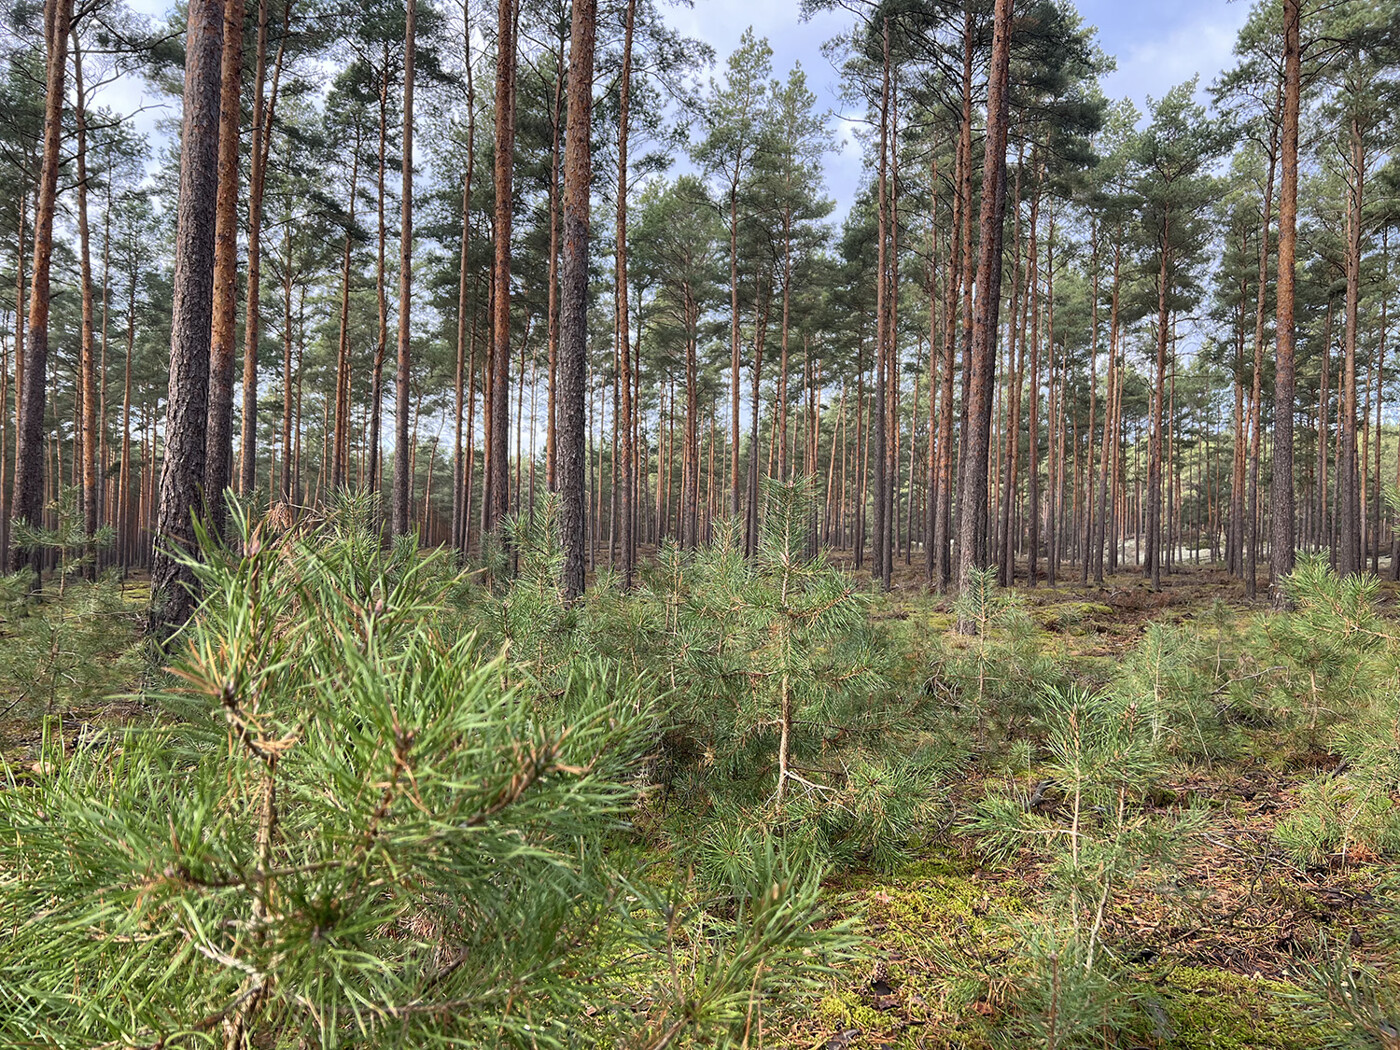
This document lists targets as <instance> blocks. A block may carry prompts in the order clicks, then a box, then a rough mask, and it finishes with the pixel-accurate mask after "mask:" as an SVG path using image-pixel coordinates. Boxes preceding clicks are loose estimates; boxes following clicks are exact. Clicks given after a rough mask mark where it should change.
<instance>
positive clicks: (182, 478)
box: [148, 0, 224, 640]
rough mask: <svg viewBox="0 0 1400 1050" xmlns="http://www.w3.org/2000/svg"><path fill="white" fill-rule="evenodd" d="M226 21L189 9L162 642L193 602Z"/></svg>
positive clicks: (160, 527)
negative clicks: (185, 558) (191, 558)
mask: <svg viewBox="0 0 1400 1050" xmlns="http://www.w3.org/2000/svg"><path fill="white" fill-rule="evenodd" d="M223 19H224V12H223V4H222V2H221V0H193V2H191V3H190V5H189V15H188V21H189V30H188V33H187V36H186V43H185V54H186V58H185V93H184V121H183V129H182V134H181V139H180V143H181V146H180V193H179V203H178V206H177V210H176V233H175V278H174V284H173V308H172V311H171V322H170V324H171V339H170V386H169V395H168V405H167V408H166V422H165V460H164V465H163V467H162V469H161V476H160V506H159V509H158V512H157V520H156V550H155V558H154V560H153V561H152V564H151V615H150V620H149V626H148V630H149V631H150V632H151V633H152V634H155V635H156V636H157V637H159V638H161V639H162V640H163V639H164V638H165V637H166V636H168V634H169V632H170V631H171V630H173V629H174V628H176V627H178V626H179V625H181V624H183V623H184V622H185V621H186V620H188V619H189V617H190V614H191V613H192V612H193V611H194V607H195V603H196V600H197V595H196V592H195V586H196V581H195V578H194V574H193V572H192V571H191V569H190V567H189V566H188V565H186V564H182V563H181V562H180V561H179V560H178V559H179V558H180V556H181V554H182V553H192V552H193V549H194V545H195V535H194V529H193V524H192V515H193V513H194V512H195V510H196V508H197V507H198V504H199V494H200V488H201V486H202V485H203V484H204V437H205V429H206V427H207V425H208V413H209V338H210V331H211V324H212V321H213V306H214V303H213V292H214V288H213V282H214V224H215V223H214V204H215V199H216V196H217V192H218V167H217V161H218V151H219V66H220V60H221V56H222V52H223V29H224V24H223Z"/></svg>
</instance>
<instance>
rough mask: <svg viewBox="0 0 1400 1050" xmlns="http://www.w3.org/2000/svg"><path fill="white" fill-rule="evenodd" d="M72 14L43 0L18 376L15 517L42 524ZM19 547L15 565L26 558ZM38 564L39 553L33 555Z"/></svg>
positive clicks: (68, 3)
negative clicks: (43, 46)
mask: <svg viewBox="0 0 1400 1050" xmlns="http://www.w3.org/2000/svg"><path fill="white" fill-rule="evenodd" d="M72 17H73V4H72V0H45V4H44V31H45V36H46V39H47V43H48V69H47V83H46V86H45V94H44V152H43V166H42V168H41V170H40V176H39V191H38V197H39V200H38V206H37V207H36V208H35V210H34V265H33V267H32V268H31V270H30V273H31V282H32V283H31V285H30V290H29V333H28V338H27V340H26V346H25V348H24V354H23V355H22V357H20V358H17V360H22V361H23V371H24V375H23V377H22V380H23V383H22V385H21V383H20V382H19V381H18V380H19V379H20V378H21V377H19V376H18V368H17V381H16V384H15V385H16V390H15V393H16V395H17V397H18V398H19V401H18V402H17V407H16V414H17V415H18V417H19V426H18V428H17V431H18V433H17V436H16V445H15V498H14V503H13V506H12V508H11V510H12V513H13V516H14V519H15V520H16V521H21V522H24V523H26V524H28V525H32V526H35V527H38V526H39V525H40V524H41V522H42V516H43V509H44V405H45V402H46V395H47V392H48V391H47V387H48V358H49V270H50V267H51V263H52V259H53V220H54V213H55V211H56V210H57V206H58V169H59V165H60V164H61V163H62V158H61V156H60V153H59V148H60V145H61V143H62V139H63V98H64V81H65V80H66V79H67V76H66V74H67V67H68V34H69V31H70V26H71V22H72ZM23 560H24V559H23V553H22V552H21V551H18V550H16V551H15V552H14V554H13V562H12V565H11V567H12V568H13V569H15V570H18V569H19V568H20V565H21V564H22V563H23ZM35 564H36V566H37V564H38V562H37V559H36V561H35Z"/></svg>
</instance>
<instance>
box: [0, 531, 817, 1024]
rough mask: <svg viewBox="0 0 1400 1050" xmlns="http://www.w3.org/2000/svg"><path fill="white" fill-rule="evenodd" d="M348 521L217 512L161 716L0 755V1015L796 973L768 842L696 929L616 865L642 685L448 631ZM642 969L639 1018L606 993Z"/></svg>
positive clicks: (675, 1014) (422, 1010)
mask: <svg viewBox="0 0 1400 1050" xmlns="http://www.w3.org/2000/svg"><path fill="white" fill-rule="evenodd" d="M372 521H373V516H372V515H367V514H364V513H362V508H356V507H355V506H348V507H343V508H342V510H341V511H340V512H339V513H337V514H335V515H332V517H331V519H330V520H329V521H328V523H327V524H326V525H324V526H323V527H322V528H320V529H319V530H316V531H315V532H313V533H312V534H310V535H309V536H307V537H304V538H298V537H295V536H284V537H282V538H280V539H278V540H276V541H272V540H271V539H270V538H269V537H268V536H267V535H265V534H264V532H263V531H262V529H261V527H259V526H250V525H249V524H248V523H247V522H246V520H241V517H240V524H241V526H242V542H241V545H240V546H241V549H242V551H243V552H244V554H243V556H241V557H239V556H235V555H233V554H232V553H231V552H230V551H228V550H226V549H217V548H216V549H211V550H209V552H208V558H207V561H206V562H204V563H202V564H199V565H198V566H197V567H196V571H197V572H198V573H199V575H200V580H201V583H202V586H203V591H204V595H205V597H204V601H203V604H202V607H201V610H200V614H199V616H198V617H197V618H196V619H195V620H194V621H193V622H192V623H191V624H190V626H189V627H188V628H187V629H186V631H185V632H184V634H183V635H182V637H181V638H180V645H179V648H180V651H181V653H182V655H181V656H180V657H179V659H178V660H177V661H176V663H175V666H174V667H173V669H172V670H173V671H174V673H175V675H176V678H177V679H178V680H179V681H180V682H182V683H183V687H182V688H181V689H180V690H178V691H174V692H172V693H170V695H168V696H166V697H165V698H164V699H165V701H166V703H167V707H168V710H169V711H170V712H171V714H183V715H184V716H185V717H184V719H183V720H181V721H178V722H173V721H170V720H169V719H166V720H162V722H161V723H159V724H156V725H150V726H144V727H137V728H131V729H129V730H126V731H124V732H121V733H115V732H112V733H106V734H102V735H100V736H97V737H95V738H94V739H92V740H91V741H88V743H87V746H85V747H84V748H82V749H81V750H80V751H78V752H76V753H74V754H72V755H70V756H68V757H67V758H66V759H60V756H58V755H57V754H54V755H51V756H49V757H50V758H51V759H52V760H53V763H54V770H53V774H52V775H50V776H47V777H43V778H40V779H38V780H36V781H34V782H24V781H21V780H20V779H19V778H18V777H16V776H15V774H14V773H13V772H10V773H9V774H8V778H7V779H8V784H7V785H6V787H7V790H4V791H0V838H3V844H0V883H3V886H4V893H3V895H0V927H3V929H4V931H5V938H6V952H5V955H6V981H5V982H4V985H3V988H0V1042H5V1043H6V1044H14V1043H19V1042H28V1041H32V1040H35V1039H38V1040H41V1041H43V1042H44V1043H45V1045H53V1046H82V1045H91V1044H92V1043H95V1042H104V1041H109V1040H114V1039H115V1040H117V1041H118V1042H121V1043H137V1044H151V1043H158V1044H160V1045H174V1044H177V1043H178V1044H182V1045H184V1044H187V1045H206V1044H212V1043H220V1044H223V1045H229V1046H244V1045H257V1046H269V1047H271V1046H279V1047H280V1046H286V1047H292V1046H327V1047H329V1046H384V1045H414V1046H424V1045H447V1044H451V1045H456V1046H492V1047H494V1046H505V1045H523V1046H576V1045H586V1044H591V1043H593V1042H595V1041H596V1040H598V1039H600V1038H604V1037H605V1036H606V1037H608V1038H612V1036H607V1033H609V1032H612V1033H613V1034H614V1035H616V1036H617V1037H618V1038H624V1039H625V1038H628V1037H629V1035H628V1033H633V1032H635V1029H636V1028H637V1027H638V1024H639V1023H640V1024H641V1025H642V1027H644V1028H646V1027H649V1026H652V1025H664V1026H666V1027H667V1029H668V1030H670V1029H675V1031H674V1032H673V1033H672V1038H674V1036H675V1034H676V1033H677V1032H679V1031H681V1030H686V1031H688V1032H694V1033H695V1034H696V1035H697V1037H701V1036H717V1035H723V1034H724V1033H726V1032H727V1031H729V1029H730V1028H731V1027H733V1026H736V1025H741V1024H742V1022H743V1017H744V1011H743V1009H741V1005H742V1003H741V1000H742V1002H747V1003H748V1005H749V1010H750V1011H752V1010H753V1009H758V1008H760V1004H761V1003H762V1001H763V1000H764V999H765V998H767V997H770V996H771V995H772V994H774V993H775V992H777V991H781V990H782V989H783V988H784V987H786V986H788V985H790V984H792V982H794V981H796V982H797V983H801V981H802V980H805V979H810V976H811V975H812V974H815V973H818V972H819V971H820V966H814V965H813V962H812V960H810V959H808V958H807V956H808V955H809V954H810V953H811V952H812V951H814V950H816V949H818V948H820V947H822V946H829V943H830V939H829V938H826V937H825V935H823V934H821V933H818V932H815V931H814V928H813V919H814V918H815V906H816V904H815V900H816V889H815V885H814V884H811V883H810V882H803V881H801V880H797V881H794V880H792V879H789V878H788V877H786V876H784V875H783V874H782V872H781V868H780V866H779V865H777V864H776V863H774V864H769V865H767V866H763V867H761V868H759V869H758V870H756V871H755V872H754V873H753V877H752V878H750V879H749V880H748V882H747V883H746V884H745V885H746V893H745V895H744V896H743V898H742V900H741V904H740V905H739V906H738V907H736V908H734V909H733V910H732V915H731V917H730V919H729V921H728V922H727V924H726V925H724V926H722V927H720V928H715V927H714V926H713V925H711V924H710V923H709V920H707V919H706V918H705V917H704V914H703V912H697V910H696V907H695V904H693V903H691V900H690V895H689V894H688V892H687V891H686V889H685V887H684V885H683V884H682V886H681V887H680V888H679V889H677V890H675V891H672V892H670V893H663V892H661V891H659V890H655V889H653V888H651V887H650V886H648V885H645V884H641V885H632V884H630V883H628V882H627V881H625V880H624V878H623V877H622V876H621V875H620V874H619V873H618V872H617V871H616V870H615V869H614V867H613V863H614V860H613V858H614V857H620V856H625V850H618V849H616V847H617V846H620V845H622V843H621V842H619V841H617V840H618V839H619V837H620V836H622V837H625V834H626V818H627V816H628V814H629V812H631V810H632V807H633V806H634V805H635V801H636V789H637V785H636V782H635V779H634V775H635V771H636V768H637V762H638V759H639V756H640V754H641V753H642V750H643V749H644V747H645V746H646V743H647V737H646V735H645V730H646V729H647V728H648V727H649V725H650V720H649V718H648V716H647V714H646V712H645V710H644V705H643V704H642V703H640V701H639V697H638V693H637V688H636V686H635V685H633V684H631V683H630V682H628V680H627V679H626V678H625V677H623V676H620V675H618V674H616V673H615V672H614V671H611V670H609V669H608V668H607V667H606V666H604V665H602V664H600V663H598V662H596V661H589V660H580V661H577V662H576V663H575V664H574V665H573V666H572V668H571V670H570V673H569V675H568V676H567V679H566V680H565V681H564V684H563V685H562V687H561V688H559V689H558V690H555V691H549V692H545V691H542V690H539V689H538V688H535V687H534V686H533V685H532V682H533V678H532V677H531V676H529V675H526V674H519V673H513V672H512V668H511V665H509V664H508V663H507V662H506V661H505V660H504V658H502V657H499V656H496V657H491V656H489V655H487V654H486V653H484V652H483V650H482V649H481V648H480V647H479V646H478V645H477V643H476V641H475V639H474V638H473V637H472V635H471V634H470V633H468V632H464V631H462V630H461V627H462V623H461V620H460V617H458V616H454V615H453V614H452V612H451V610H450V609H449V608H448V606H447V605H446V596H448V595H449V594H451V593H452V592H453V588H454V586H455V585H456V584H457V583H458V582H459V581H458V577H457V576H456V574H455V573H454V572H453V571H452V570H451V568H450V567H449V565H448V563H447V559H446V558H445V557H443V556H442V555H424V554H423V553H421V552H418V551H416V550H414V549H413V546H412V545H411V544H398V545H396V546H394V547H393V548H390V549H388V550H385V549H382V548H381V547H380V545H379V543H378V539H377V532H376V531H375V530H374V529H373V528H372ZM610 846H611V847H613V848H610ZM653 948H655V949H656V951H652V950H650V949H653ZM663 951H664V953H665V954H664V955H663V954H661V953H662V952H663ZM682 952H683V953H684V962H679V961H677V958H676V957H677V955H678V954H679V953H682ZM799 959H801V960H802V961H803V962H804V970H806V971H809V972H808V973H807V974H805V975H804V974H803V973H798V974H793V973H792V965H793V964H794V963H796V962H797V961H798V960H799ZM667 972H670V973H671V975H672V980H671V981H670V982H668V983H667V987H668V988H669V989H671V992H672V993H673V994H672V996H671V998H669V999H658V1000H657V1004H658V1005H657V1007H656V1016H654V1017H650V1018H644V1019H642V1020H641V1021H640V1022H639V1021H638V1020H637V1019H635V1018H633V1017H632V1016H631V1015H630V1013H628V1012H626V1011H613V1010H609V1009H602V1010H601V1012H600V1011H599V1006H600V1004H602V1005H605V1004H606V1003H608V1002H610V1001H614V1000H617V999H620V998H621V997H623V996H627V997H629V998H630V997H631V995H632V993H633V992H634V991H635V989H636V988H637V987H638V986H639V985H644V984H646V983H647V982H648V981H651V980H652V979H653V977H654V975H656V974H664V973H667ZM585 973H588V974H595V975H597V976H596V978H595V979H594V980H593V981H587V980H583V979H581V978H580V975H581V974H585ZM681 974H683V975H684V976H679V975H681ZM595 1014H596V1015H597V1016H596V1017H595Z"/></svg>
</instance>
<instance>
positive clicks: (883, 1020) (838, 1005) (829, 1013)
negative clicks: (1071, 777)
mask: <svg viewBox="0 0 1400 1050" xmlns="http://www.w3.org/2000/svg"><path fill="white" fill-rule="evenodd" d="M813 1015H814V1016H815V1018H816V1020H817V1021H818V1023H820V1024H821V1025H822V1026H823V1027H824V1028H830V1029H834V1030H836V1031H840V1030H842V1029H846V1028H854V1029H856V1030H857V1031H859V1032H861V1033H862V1034H864V1035H872V1034H874V1035H879V1034H885V1033H889V1032H893V1031H895V1030H896V1029H897V1028H898V1027H899V1021H898V1018H897V1017H895V1016H894V1015H892V1014H887V1013H882V1012H881V1011H879V1010H876V1009H875V1008H874V1007H873V1006H869V1005H867V1004H866V1003H863V1002H861V998H860V996H859V995H857V994H856V993H855V992H833V993H832V994H831V995H828V996H827V997H826V998H825V999H823V1000H822V1001H821V1002H819V1003H817V1007H816V1009H815V1010H814V1011H813Z"/></svg>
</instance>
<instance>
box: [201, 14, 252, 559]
mask: <svg viewBox="0 0 1400 1050" xmlns="http://www.w3.org/2000/svg"><path fill="white" fill-rule="evenodd" d="M244 13H245V12H244V2H243V0H225V2H224V47H223V55H222V58H221V66H220V88H219V94H220V99H219V174H218V180H219V189H218V197H217V198H216V200H215V205H214V307H213V309H214V324H213V331H212V333H211V336H210V340H209V420H208V423H207V426H206V430H205V437H204V447H205V461H204V499H205V502H206V503H207V505H208V508H209V511H208V512H209V530H210V532H211V533H212V534H213V535H214V536H222V535H223V534H224V527H225V524H226V522H227V519H228V507H227V505H226V503H225V502H224V490H225V489H227V488H228V487H229V484H230V482H231V481H232V480H233V477H232V475H233V366H234V360H233V356H234V339H235V338H236V335H237V333H236V332H235V330H234V329H235V323H236V321H237V317H236V314H237V310H238V306H237V302H238V160H239V156H238V155H239V145H240V140H239V128H238V125H239V118H240V117H241V116H242V115H243V104H242V101H243V100H242V95H241V91H242V86H243V20H244Z"/></svg>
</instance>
